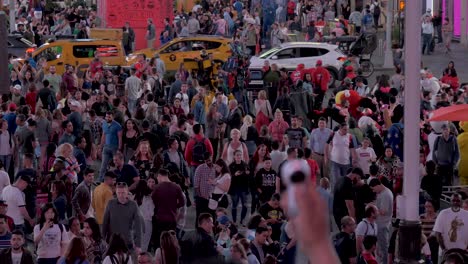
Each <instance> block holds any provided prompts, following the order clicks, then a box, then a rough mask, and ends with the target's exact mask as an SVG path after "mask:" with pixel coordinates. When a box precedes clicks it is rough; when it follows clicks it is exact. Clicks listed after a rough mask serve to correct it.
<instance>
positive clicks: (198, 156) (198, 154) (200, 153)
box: [192, 137, 206, 163]
mask: <svg viewBox="0 0 468 264" xmlns="http://www.w3.org/2000/svg"><path fill="white" fill-rule="evenodd" d="M193 140H195V145H194V146H193V150H192V160H193V161H195V162H197V163H203V162H204V161H205V158H204V155H205V152H206V145H205V140H206V139H205V138H202V139H201V140H197V139H196V138H195V137H194V138H193Z"/></svg>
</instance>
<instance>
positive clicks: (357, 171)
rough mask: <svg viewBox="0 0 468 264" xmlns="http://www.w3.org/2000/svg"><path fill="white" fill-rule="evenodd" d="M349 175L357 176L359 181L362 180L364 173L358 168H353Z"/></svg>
mask: <svg viewBox="0 0 468 264" xmlns="http://www.w3.org/2000/svg"><path fill="white" fill-rule="evenodd" d="M351 173H352V174H357V175H359V177H360V178H361V179H363V178H364V172H363V171H362V169H361V168H359V167H354V168H353V169H352V170H351Z"/></svg>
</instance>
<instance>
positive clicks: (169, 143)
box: [167, 137, 178, 147]
mask: <svg viewBox="0 0 468 264" xmlns="http://www.w3.org/2000/svg"><path fill="white" fill-rule="evenodd" d="M174 141H177V138H175V137H170V138H169V139H168V140H167V145H168V146H169V147H170V146H172V144H173V143H174ZM177 142H178V141H177Z"/></svg>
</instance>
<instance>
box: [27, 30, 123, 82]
mask: <svg viewBox="0 0 468 264" xmlns="http://www.w3.org/2000/svg"><path fill="white" fill-rule="evenodd" d="M96 54H97V55H98V56H99V57H100V59H101V61H102V62H103V64H104V65H105V66H119V65H124V64H125V52H124V50H123V47H122V42H121V41H119V40H98V39H63V40H52V41H50V42H48V43H46V44H44V45H42V46H40V47H39V48H37V49H36V50H35V51H34V52H33V54H32V56H33V58H34V60H35V61H38V60H39V59H40V58H45V59H46V60H47V65H48V66H55V67H56V69H57V73H58V74H63V73H64V72H65V66H66V65H72V66H73V67H75V68H77V75H78V78H83V76H84V74H85V73H86V69H88V67H89V65H90V64H91V62H92V60H93V59H94V56H95V55H96ZM22 61H23V60H22V59H20V60H18V62H19V63H21V64H22Z"/></svg>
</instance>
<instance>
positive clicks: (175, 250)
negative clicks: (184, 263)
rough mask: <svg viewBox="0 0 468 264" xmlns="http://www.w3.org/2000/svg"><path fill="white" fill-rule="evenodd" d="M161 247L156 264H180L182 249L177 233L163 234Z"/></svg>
mask: <svg viewBox="0 0 468 264" xmlns="http://www.w3.org/2000/svg"><path fill="white" fill-rule="evenodd" d="M160 245H161V246H160V247H159V248H158V249H156V253H155V264H169V263H175V264H176V263H179V257H180V247H179V242H178V241H177V237H176V233H175V231H173V230H171V231H164V232H162V233H161V238H160Z"/></svg>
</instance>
